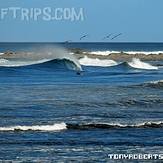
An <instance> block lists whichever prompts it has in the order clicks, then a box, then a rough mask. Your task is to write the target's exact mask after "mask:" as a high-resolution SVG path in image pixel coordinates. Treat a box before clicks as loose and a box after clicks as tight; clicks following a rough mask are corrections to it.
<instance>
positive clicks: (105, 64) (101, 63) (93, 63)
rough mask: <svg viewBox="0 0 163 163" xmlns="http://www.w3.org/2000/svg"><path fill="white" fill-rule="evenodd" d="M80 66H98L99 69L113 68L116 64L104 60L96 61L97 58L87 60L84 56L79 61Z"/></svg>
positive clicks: (112, 61)
mask: <svg viewBox="0 0 163 163" xmlns="http://www.w3.org/2000/svg"><path fill="white" fill-rule="evenodd" d="M79 62H80V64H81V65H84V66H100V67H109V66H115V65H117V62H116V61H114V60H106V59H105V60H104V59H98V58H88V57H87V56H84V58H81V59H80V60H79Z"/></svg>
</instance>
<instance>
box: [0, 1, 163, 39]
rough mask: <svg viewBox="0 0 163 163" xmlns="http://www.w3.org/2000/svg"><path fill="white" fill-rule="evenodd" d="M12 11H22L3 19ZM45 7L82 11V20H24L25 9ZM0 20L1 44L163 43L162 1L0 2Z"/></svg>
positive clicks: (40, 18)
mask: <svg viewBox="0 0 163 163" xmlns="http://www.w3.org/2000/svg"><path fill="white" fill-rule="evenodd" d="M9 7H19V8H20V10H19V12H17V13H16V16H17V18H16V19H13V15H12V13H11V12H8V11H7V14H6V15H2V14H4V13H2V10H3V9H4V8H7V9H8V8H9ZM46 7H48V8H49V7H50V8H51V9H52V10H54V11H55V10H56V9H57V8H62V9H63V11H65V10H64V9H65V8H69V9H72V8H74V9H75V11H79V10H80V9H81V10H82V14H83V15H82V16H83V19H82V20H74V21H71V20H65V19H62V20H48V21H47V20H46V21H45V20H43V19H42V17H43V16H42V15H40V17H39V18H38V20H33V19H32V18H31V19H29V20H22V17H21V16H22V15H21V11H22V10H21V9H22V8H26V9H31V8H38V9H41V11H42V10H43V9H44V8H46ZM29 13H30V12H29ZM59 14H60V15H59ZM58 15H59V16H61V15H62V17H64V12H62V13H59V12H58ZM2 16H4V17H3V19H2ZM0 17H1V19H0V42H64V41H66V40H71V41H72V42H163V0H80V1H79V0H46V1H45V0H26V1H25V0H24V1H22V0H1V1H0ZM119 33H122V34H121V35H120V36H119V37H117V38H115V39H113V40H111V38H112V37H114V36H115V35H118V34H119ZM86 34H88V36H87V37H85V38H83V39H81V40H80V37H82V36H83V35H86ZM109 34H112V36H111V37H110V38H108V39H103V38H104V37H105V36H107V35H109Z"/></svg>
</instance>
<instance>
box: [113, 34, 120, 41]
mask: <svg viewBox="0 0 163 163" xmlns="http://www.w3.org/2000/svg"><path fill="white" fill-rule="evenodd" d="M120 35H122V33H119V34H118V35H115V36H114V37H112V38H111V40H114V39H115V38H117V37H119V36H120Z"/></svg>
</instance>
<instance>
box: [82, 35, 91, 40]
mask: <svg viewBox="0 0 163 163" xmlns="http://www.w3.org/2000/svg"><path fill="white" fill-rule="evenodd" d="M88 36H89V35H88V34H87V35H84V36H82V37H80V40H82V39H84V38H86V37H88Z"/></svg>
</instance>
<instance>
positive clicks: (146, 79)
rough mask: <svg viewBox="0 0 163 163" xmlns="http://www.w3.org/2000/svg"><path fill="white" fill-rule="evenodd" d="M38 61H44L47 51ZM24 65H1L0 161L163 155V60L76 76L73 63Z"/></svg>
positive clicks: (156, 47) (136, 47)
mask: <svg viewBox="0 0 163 163" xmlns="http://www.w3.org/2000/svg"><path fill="white" fill-rule="evenodd" d="M45 45H46V46H47V45H48V46H50V47H52V46H56V44H52V43H51V44H50V43H0V52H5V51H29V49H30V50H31V49H33V50H34V51H35V50H36V49H38V48H39V49H40V48H41V47H42V46H45ZM57 45H59V46H60V47H61V46H63V47H64V48H82V49H84V50H89V51H105V50H106V51H107V50H108V51H112V50H113V51H142V52H152V51H153V52H154V51H155V52H156V51H163V44H162V43H132V44H131V43H123V44H122V43H114V44H113V43H69V44H57ZM46 50H47V53H48V49H46ZM49 50H50V49H49ZM39 53H40V50H39ZM32 55H33V54H32ZM35 55H37V54H35V53H34V56H35ZM39 55H40V54H39ZM156 55H157V54H156ZM29 56H30V55H29ZM42 56H45V58H46V56H47V54H46V51H43V52H42V53H41V57H42ZM57 57H58V56H57ZM28 59H29V58H28ZM32 59H33V58H32ZM29 61H30V62H31V58H30V60H27V61H26V60H25V61H24V60H23V61H22V60H21V59H20V58H19V59H17V60H16V61H15V60H13V59H8V60H6V59H5V60H4V59H0V160H8V161H20V162H21V161H24V162H107V161H109V162H110V160H109V158H108V154H113V153H115V154H117V153H120V154H125V153H129V154H136V153H151V154H152V153H153V154H155V153H158V154H159V153H163V132H162V128H163V82H162V81H161V80H163V67H162V66H161V65H162V64H163V62H162V61H155V62H154V61H152V62H149V63H147V66H148V67H149V68H148V69H147V68H146V67H145V66H146V64H145V65H144V64H142V65H143V66H144V68H135V67H133V66H131V65H130V64H128V63H126V62H125V63H119V64H117V65H113V66H107V67H103V66H84V65H81V68H82V71H81V72H80V73H78V71H79V67H77V65H76V64H74V62H73V61H74V60H73V61H72V60H71V61H70V60H69V59H65V58H64V59H61V58H55V59H51V60H48V61H44V62H41V63H40V62H39V63H37V64H27V65H26V64H25V62H29ZM75 61H76V60H75ZM75 63H76V62H75ZM138 63H139V62H138ZM158 64H159V66H157V65H158ZM15 65H16V66H15ZM150 66H155V67H156V66H157V69H153V68H152V67H150ZM148 162H150V161H148Z"/></svg>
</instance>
